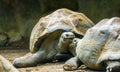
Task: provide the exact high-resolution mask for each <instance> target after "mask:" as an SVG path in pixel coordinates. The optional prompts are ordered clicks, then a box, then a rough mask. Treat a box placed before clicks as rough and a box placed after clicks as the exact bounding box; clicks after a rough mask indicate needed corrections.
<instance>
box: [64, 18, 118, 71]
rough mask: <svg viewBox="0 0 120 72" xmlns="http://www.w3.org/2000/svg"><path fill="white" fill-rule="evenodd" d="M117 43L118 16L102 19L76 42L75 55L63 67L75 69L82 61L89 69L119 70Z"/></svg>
mask: <svg viewBox="0 0 120 72" xmlns="http://www.w3.org/2000/svg"><path fill="white" fill-rule="evenodd" d="M119 43H120V18H118V17H113V18H111V19H103V20H102V21H100V22H99V23H98V24H97V25H95V26H94V27H92V28H90V29H89V30H88V31H87V32H86V34H85V36H84V37H83V39H81V40H80V41H79V42H78V43H77V47H76V53H77V55H76V56H75V57H73V58H71V59H70V60H68V61H67V62H66V63H65V65H64V66H63V68H64V69H65V70H75V69H77V68H78V67H79V66H80V65H81V64H83V63H84V64H85V65H86V66H87V67H88V68H91V69H95V70H106V72H120V44H119ZM116 70H118V71H116Z"/></svg>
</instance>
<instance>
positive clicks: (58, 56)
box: [54, 52, 73, 62]
mask: <svg viewBox="0 0 120 72" xmlns="http://www.w3.org/2000/svg"><path fill="white" fill-rule="evenodd" d="M71 57H73V55H72V54H69V53H65V54H63V53H60V52H58V53H57V54H56V56H55V57H54V60H58V62H61V61H66V60H68V59H70V58H71Z"/></svg>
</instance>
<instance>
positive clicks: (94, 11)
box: [0, 0, 120, 48]
mask: <svg viewBox="0 0 120 72" xmlns="http://www.w3.org/2000/svg"><path fill="white" fill-rule="evenodd" d="M59 8H68V9H71V10H73V11H78V12H82V13H84V14H85V15H87V16H88V17H89V18H90V19H91V20H92V21H93V22H94V23H97V22H99V21H100V20H101V19H104V18H111V17H113V16H117V17H119V16H120V1H119V0H0V47H9V46H15V47H21V48H22V47H28V46H29V45H28V44H29V37H30V33H31V30H32V28H33V27H34V25H35V24H36V23H37V21H38V20H39V19H40V18H41V17H42V16H45V15H47V14H49V13H51V12H53V11H55V10H56V9H59Z"/></svg>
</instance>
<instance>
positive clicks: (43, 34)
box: [13, 8, 94, 67]
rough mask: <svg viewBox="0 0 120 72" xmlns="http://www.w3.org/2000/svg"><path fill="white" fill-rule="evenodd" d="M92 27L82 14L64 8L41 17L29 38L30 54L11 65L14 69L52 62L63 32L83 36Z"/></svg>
mask: <svg viewBox="0 0 120 72" xmlns="http://www.w3.org/2000/svg"><path fill="white" fill-rule="evenodd" d="M92 26H94V23H93V22H92V21H91V20H90V19H89V18H88V17H86V16H85V15H84V14H83V13H78V12H73V11H71V10H68V9H64V8H63V9H58V10H56V11H55V12H53V13H52V14H50V15H48V16H45V17H42V18H41V19H40V20H39V22H38V23H37V24H36V25H35V26H34V28H33V30H32V32H31V37H30V52H31V54H30V55H26V56H23V57H20V58H16V59H15V60H14V62H13V65H14V66H15V67H30V66H36V65H37V64H39V63H43V62H48V61H52V60H53V59H54V57H55V56H56V54H58V52H60V51H58V50H59V49H57V48H58V46H57V44H58V42H59V38H60V36H61V34H62V33H63V32H73V33H74V34H75V35H76V36H78V35H84V34H85V32H86V31H87V29H89V28H91V27H92ZM62 49H63V48H62ZM64 50H66V49H63V51H64ZM64 52H67V51H64ZM64 52H63V53H64ZM61 53H62V52H61Z"/></svg>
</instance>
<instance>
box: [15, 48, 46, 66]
mask: <svg viewBox="0 0 120 72" xmlns="http://www.w3.org/2000/svg"><path fill="white" fill-rule="evenodd" d="M44 59H45V51H41V50H39V51H38V52H36V53H34V54H30V55H25V56H23V57H20V58H16V59H15V60H14V61H13V65H14V66H15V67H32V66H36V65H37V64H38V63H39V62H42V61H43V60H44Z"/></svg>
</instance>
